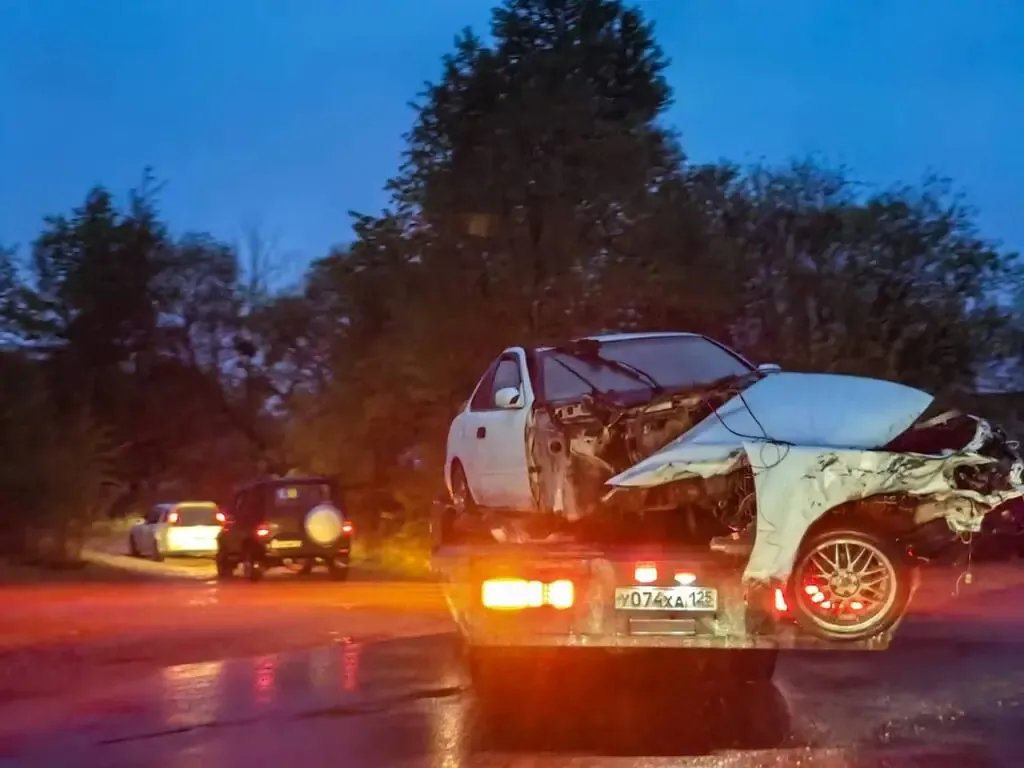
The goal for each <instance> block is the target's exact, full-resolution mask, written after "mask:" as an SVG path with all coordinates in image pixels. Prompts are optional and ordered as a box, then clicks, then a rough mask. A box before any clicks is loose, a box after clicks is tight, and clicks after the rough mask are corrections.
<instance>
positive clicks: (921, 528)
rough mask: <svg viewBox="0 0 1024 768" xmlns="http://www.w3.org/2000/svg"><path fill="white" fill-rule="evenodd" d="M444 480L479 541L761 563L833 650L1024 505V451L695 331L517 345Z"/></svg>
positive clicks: (467, 415) (759, 577) (983, 424)
mask: <svg viewBox="0 0 1024 768" xmlns="http://www.w3.org/2000/svg"><path fill="white" fill-rule="evenodd" d="M445 475H446V477H445V479H446V481H447V484H448V489H449V492H450V494H451V498H452V506H453V507H454V510H453V511H454V513H455V516H456V518H457V519H458V520H461V521H462V522H463V524H466V525H472V526H474V527H473V528H472V535H473V536H475V535H477V534H480V535H484V536H486V535H488V534H489V536H490V537H491V539H493V540H496V541H499V542H520V543H524V542H529V543H538V544H539V543H543V542H549V541H555V540H570V541H576V542H578V543H581V544H586V545H588V546H589V545H594V544H596V543H600V542H604V541H610V542H613V543H615V544H616V545H618V544H619V543H622V542H634V543H636V544H637V545H640V544H642V545H643V546H649V547H650V546H653V547H661V546H665V545H670V544H671V545H686V546H691V545H698V546H699V547H700V548H705V547H706V548H708V549H710V550H711V551H712V552H715V553H719V554H721V555H723V556H727V557H730V558H736V557H740V558H745V559H746V565H745V566H744V570H743V574H742V579H743V582H744V584H745V586H746V587H757V588H761V587H772V586H778V587H779V588H781V589H783V591H786V590H788V591H789V593H790V596H791V597H792V598H793V599H794V600H796V601H797V614H798V615H800V616H802V617H803V619H802V620H803V621H805V623H807V625H808V626H813V627H814V628H815V629H814V631H815V632H816V633H818V634H820V635H822V636H825V637H828V638H832V639H835V638H844V639H854V638H856V639H864V638H868V637H871V636H874V635H875V634H877V633H879V632H881V631H882V630H884V629H887V628H889V627H891V626H893V625H894V623H895V622H897V621H898V620H899V619H900V617H901V616H902V613H903V608H904V607H905V605H906V602H907V600H908V599H909V596H910V593H911V589H910V587H909V586H908V585H909V584H910V583H911V579H910V577H909V573H910V570H909V569H910V568H911V565H909V564H910V563H913V562H917V561H918V560H920V559H924V560H928V559H931V557H933V556H934V557H938V556H939V555H940V554H941V553H942V552H945V551H948V550H950V549H951V548H953V547H956V546H958V545H959V543H960V541H961V540H962V539H964V540H969V538H970V535H971V534H973V533H977V532H978V531H979V530H980V529H981V527H982V520H983V517H984V516H985V515H986V514H988V513H989V512H992V511H993V510H997V509H1000V508H1002V506H1003V505H1004V504H1006V503H1007V502H1009V501H1012V500H1014V499H1018V498H1021V497H1024V459H1022V457H1021V455H1020V453H1019V451H1018V444H1017V443H1016V442H1015V441H1013V440H1010V439H1008V437H1007V435H1006V434H1005V433H1004V432H1003V431H1002V430H1001V429H1000V428H999V427H998V426H997V425H994V424H991V423H989V422H988V421H986V420H985V419H981V418H978V417H976V416H972V415H970V414H966V413H963V412H960V411H957V410H954V409H949V408H948V407H945V406H943V405H941V404H939V403H936V402H935V397H934V396H933V395H931V394H929V393H927V392H923V391H921V390H918V389H915V388H912V387H908V386H905V385H902V384H899V383H896V382H891V381H882V380H878V379H869V378H863V377H857V376H843V375H837V374H824V373H795V372H794V373H790V372H782V371H780V370H779V367H778V366H775V365H761V366H755V365H753V364H752V363H750V362H748V361H747V360H745V359H744V358H743V357H742V356H740V355H739V354H737V353H736V352H734V351H732V350H730V349H728V348H727V347H725V346H724V345H722V344H719V343H718V342H716V341H714V340H712V339H710V338H708V337H706V336H702V335H699V334H693V333H639V334H638V333H627V334H609V335H601V336H591V337H585V338H580V339H574V340H571V341H568V342H566V343H564V344H560V345H557V346H552V347H512V348H509V349H506V350H505V351H504V352H502V353H501V354H500V355H499V356H498V358H497V359H495V360H494V361H493V362H492V363H491V365H490V366H489V368H488V369H487V371H486V372H485V373H484V375H483V377H482V378H481V379H480V381H479V382H478V383H477V386H476V388H475V390H474V392H473V394H472V396H471V397H470V399H469V401H468V402H467V403H466V404H465V406H464V407H463V408H462V410H461V411H460V413H459V414H458V415H457V416H456V417H455V419H454V421H453V422H452V424H451V426H450V428H449V432H448V444H447V456H446V463H445ZM473 511H475V512H478V513H480V514H465V513H466V512H473ZM524 513H525V514H524ZM481 523H482V526H481V525H480V524H481ZM438 530H439V531H440V533H439V535H440V536H441V537H442V538H443V536H444V535H446V534H445V531H446V530H447V528H446V527H445V525H440V526H438ZM467 535H468V534H467ZM928 550H931V554H928ZM704 551H705V552H706V551H707V549H704ZM837 552H842V553H843V559H842V560H840V559H839V555H838V554H836V553H837ZM823 563H824V565H823ZM855 566H856V567H855ZM854 570H857V571H858V572H857V573H854ZM860 571H864V572H863V573H860ZM878 574H882V575H881V576H878ZM877 579H881V581H878V580H877ZM880 584H882V586H881V587H880V586H879V585H880ZM837 585H838V586H837ZM833 593H834V594H833ZM805 603H806V605H805ZM847 609H849V610H847ZM851 611H852V613H851Z"/></svg>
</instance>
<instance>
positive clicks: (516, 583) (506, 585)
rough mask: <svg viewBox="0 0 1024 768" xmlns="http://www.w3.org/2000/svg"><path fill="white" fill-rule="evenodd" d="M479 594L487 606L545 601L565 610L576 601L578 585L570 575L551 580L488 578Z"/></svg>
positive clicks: (514, 608) (517, 607)
mask: <svg viewBox="0 0 1024 768" xmlns="http://www.w3.org/2000/svg"><path fill="white" fill-rule="evenodd" d="M480 597H481V601H482V602H483V604H484V607H485V608H490V609H492V610H495V611H518V610H522V609H524V608H540V607H542V606H545V605H547V606H551V607H552V608H556V609H558V610H564V609H566V608H571V607H572V605H573V603H574V602H575V600H576V588H575V586H574V585H573V583H572V582H571V581H569V580H568V579H558V580H557V581H551V582H543V581H527V580H526V579H488V580H487V581H485V582H484V583H483V586H482V587H481V590H480Z"/></svg>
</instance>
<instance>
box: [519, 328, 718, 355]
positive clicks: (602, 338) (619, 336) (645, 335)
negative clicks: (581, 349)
mask: <svg viewBox="0 0 1024 768" xmlns="http://www.w3.org/2000/svg"><path fill="white" fill-rule="evenodd" d="M685 336H700V334H699V333H690V332H689V331H636V332H632V333H597V334H593V335H591V336H577V337H576V338H574V339H572V341H582V340H584V339H590V340H593V341H597V342H600V343H602V344H607V343H610V342H614V341H634V340H637V339H665V338H675V337H685ZM534 349H535V350H536V351H537V352H545V351H547V350H549V349H553V347H551V346H544V347H534Z"/></svg>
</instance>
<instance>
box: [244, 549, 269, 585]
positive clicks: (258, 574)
mask: <svg viewBox="0 0 1024 768" xmlns="http://www.w3.org/2000/svg"><path fill="white" fill-rule="evenodd" d="M264 570H265V567H264V565H263V561H262V560H260V558H259V557H257V556H256V555H255V554H254V553H252V552H250V553H248V554H246V556H245V559H244V560H242V572H243V573H244V574H245V578H246V579H248V580H249V581H252V582H256V581H259V580H260V579H262V578H263V573H264Z"/></svg>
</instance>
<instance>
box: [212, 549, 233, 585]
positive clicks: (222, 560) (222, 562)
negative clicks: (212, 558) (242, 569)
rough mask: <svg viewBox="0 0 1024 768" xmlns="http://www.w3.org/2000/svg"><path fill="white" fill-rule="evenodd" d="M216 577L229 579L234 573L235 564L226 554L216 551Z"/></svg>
mask: <svg viewBox="0 0 1024 768" xmlns="http://www.w3.org/2000/svg"><path fill="white" fill-rule="evenodd" d="M216 562H217V578H219V579H229V578H231V577H232V576H234V575H235V566H234V564H233V563H232V562H231V561H230V560H228V558H227V556H226V555H222V554H221V553H219V552H218V553H217V560H216Z"/></svg>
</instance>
